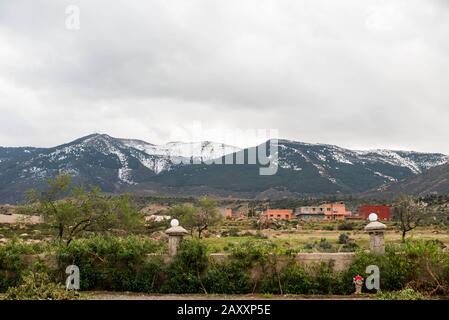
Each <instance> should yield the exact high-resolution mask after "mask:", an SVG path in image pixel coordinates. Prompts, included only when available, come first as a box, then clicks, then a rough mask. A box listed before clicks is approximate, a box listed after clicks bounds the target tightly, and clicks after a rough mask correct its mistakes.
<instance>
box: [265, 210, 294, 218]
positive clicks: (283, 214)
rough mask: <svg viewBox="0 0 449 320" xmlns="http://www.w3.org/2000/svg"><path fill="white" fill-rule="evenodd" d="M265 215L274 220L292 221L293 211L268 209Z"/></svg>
mask: <svg viewBox="0 0 449 320" xmlns="http://www.w3.org/2000/svg"><path fill="white" fill-rule="evenodd" d="M263 215H264V216H265V217H266V218H268V219H272V220H291V219H292V215H293V210H291V209H268V210H267V211H265V212H264V213H263Z"/></svg>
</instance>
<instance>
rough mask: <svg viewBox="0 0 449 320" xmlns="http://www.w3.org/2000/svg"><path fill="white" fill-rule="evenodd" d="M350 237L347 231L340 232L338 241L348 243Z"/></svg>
mask: <svg viewBox="0 0 449 320" xmlns="http://www.w3.org/2000/svg"><path fill="white" fill-rule="evenodd" d="M349 240H350V238H349V236H348V235H347V234H346V233H340V235H339V236H338V243H339V244H347V243H348V242H349Z"/></svg>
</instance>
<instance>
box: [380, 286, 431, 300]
mask: <svg viewBox="0 0 449 320" xmlns="http://www.w3.org/2000/svg"><path fill="white" fill-rule="evenodd" d="M376 298H377V299H379V300H425V299H426V297H425V296H424V295H423V294H422V293H420V292H418V291H415V290H413V289H411V288H408V289H403V290H400V291H390V292H381V293H379V294H377V295H376Z"/></svg>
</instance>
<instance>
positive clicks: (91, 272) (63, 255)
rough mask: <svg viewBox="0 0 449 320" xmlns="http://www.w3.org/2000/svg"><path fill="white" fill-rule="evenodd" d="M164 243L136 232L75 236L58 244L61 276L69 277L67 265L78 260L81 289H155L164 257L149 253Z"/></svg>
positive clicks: (62, 277)
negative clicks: (153, 256) (81, 237)
mask: <svg viewBox="0 0 449 320" xmlns="http://www.w3.org/2000/svg"><path fill="white" fill-rule="evenodd" d="M161 247H163V246H162V244H160V243H159V242H156V241H152V240H149V239H145V238H142V237H136V236H130V237H126V238H123V239H121V238H117V237H103V236H95V237H93V238H89V239H79V240H74V241H72V243H70V245H69V246H60V247H59V248H58V252H57V255H58V263H59V265H60V280H62V279H64V278H65V277H66V275H65V273H64V271H65V267H66V266H68V265H71V264H75V265H77V266H78V267H79V268H80V276H81V282H80V285H81V289H82V290H92V289H102V290H116V291H130V290H132V291H138V292H153V291H154V290H155V282H156V280H157V279H158V278H159V273H160V270H161V266H162V261H158V259H156V258H154V259H147V255H148V254H152V253H157V252H160V251H161V250H162V249H161ZM159 260H160V259H159Z"/></svg>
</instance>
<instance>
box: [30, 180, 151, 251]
mask: <svg viewBox="0 0 449 320" xmlns="http://www.w3.org/2000/svg"><path fill="white" fill-rule="evenodd" d="M28 201H29V203H30V205H29V210H30V211H33V212H35V213H38V214H40V215H42V216H43V218H44V221H45V222H46V223H47V224H48V225H50V226H52V227H53V228H54V229H55V230H56V231H57V237H58V240H59V242H60V243H61V242H62V241H65V242H66V244H69V243H70V242H71V241H72V240H73V239H75V238H76V237H77V236H79V235H81V234H83V233H84V232H86V231H90V232H105V231H111V230H113V229H114V228H126V229H127V231H128V232H129V231H133V230H136V229H139V228H142V227H143V217H142V215H140V213H139V212H138V210H137V209H136V208H135V207H134V206H133V204H132V203H131V199H130V197H129V196H127V195H125V196H123V197H109V196H106V195H105V194H103V193H102V192H101V191H100V189H99V188H93V189H91V190H89V191H86V190H85V189H84V188H82V187H76V186H74V185H73V184H72V182H71V177H70V176H69V175H66V174H62V175H59V176H57V177H56V178H55V179H53V180H49V181H48V185H47V190H46V191H44V192H41V193H38V192H37V191H30V192H29V194H28Z"/></svg>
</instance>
